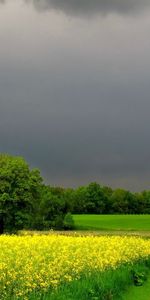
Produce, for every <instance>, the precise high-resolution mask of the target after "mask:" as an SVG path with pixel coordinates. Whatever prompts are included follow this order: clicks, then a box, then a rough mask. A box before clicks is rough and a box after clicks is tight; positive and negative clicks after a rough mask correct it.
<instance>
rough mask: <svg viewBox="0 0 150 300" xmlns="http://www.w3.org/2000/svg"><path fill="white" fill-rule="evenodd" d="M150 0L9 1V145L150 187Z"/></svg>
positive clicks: (35, 158) (3, 50)
mask: <svg viewBox="0 0 150 300" xmlns="http://www.w3.org/2000/svg"><path fill="white" fill-rule="evenodd" d="M149 131H150V1H149V0H143V1H142V0H126V1H122V0H92V1H91V0H24V1H23V0H6V1H4V0H0V152H6V153H10V154H12V155H21V156H24V157H25V159H26V160H27V161H28V162H29V164H30V165H31V167H38V168H39V169H40V170H41V173H42V175H43V177H44V178H45V181H46V182H47V183H50V184H52V185H53V184H54V185H61V186H67V187H68V186H70V187H71V186H72V187H75V186H79V185H83V184H88V183H89V182H91V181H97V182H99V183H101V184H104V185H110V186H112V187H123V188H127V189H130V190H133V191H134V190H135V191H136V190H137V191H138V190H143V189H150V138H149V137H150V133H149Z"/></svg>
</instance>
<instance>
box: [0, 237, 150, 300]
mask: <svg viewBox="0 0 150 300" xmlns="http://www.w3.org/2000/svg"><path fill="white" fill-rule="evenodd" d="M149 265H150V240H149V239H147V240H145V239H143V238H139V237H116V236H112V237H108V236H102V237H100V236H99V237H96V236H82V237H75V236H60V235H56V234H55V233H53V234H52V233H51V234H50V235H33V236H30V235H27V236H26V235H24V236H15V235H14V236H13V235H12V236H9V235H2V236H0V299H2V300H3V299H9V300H10V299H11V300H12V299H24V300H28V299H44V300H46V299H47V300H48V299H52V300H54V299H55V300H56V299H59V300H63V299H67V300H76V299H81V300H87V299H88V300H98V299H107V300H109V299H112V296H114V297H115V296H117V297H119V293H120V291H122V290H124V289H125V288H126V286H128V285H130V284H131V282H132V280H131V274H132V272H133V269H134V268H141V267H142V268H147V266H149ZM118 299H119V298H118Z"/></svg>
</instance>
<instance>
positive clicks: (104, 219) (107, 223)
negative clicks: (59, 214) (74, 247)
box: [73, 215, 150, 231]
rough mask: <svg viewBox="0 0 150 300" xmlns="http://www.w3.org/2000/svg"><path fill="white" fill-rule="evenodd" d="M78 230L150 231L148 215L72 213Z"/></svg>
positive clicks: (149, 216) (149, 217)
mask: <svg viewBox="0 0 150 300" xmlns="http://www.w3.org/2000/svg"><path fill="white" fill-rule="evenodd" d="M73 219H74V222H75V228H76V229H78V230H103V231H105V230H106V231H150V215H73Z"/></svg>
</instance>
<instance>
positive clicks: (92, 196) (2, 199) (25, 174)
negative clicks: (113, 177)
mask: <svg viewBox="0 0 150 300" xmlns="http://www.w3.org/2000/svg"><path fill="white" fill-rule="evenodd" d="M71 214H150V191H143V192H140V193H132V192H130V191H127V190H124V189H112V188H110V187H107V186H102V185H100V184H98V183H96V182H93V183H90V184H89V185H87V186H81V187H78V188H76V189H73V188H62V187H54V186H50V185H46V184H44V182H43V179H42V177H41V175H40V171H39V170H38V169H33V170H31V169H30V168H29V165H28V164H27V162H26V161H25V160H24V159H23V158H22V157H14V156H10V155H7V154H0V233H3V232H4V231H8V232H13V231H16V230H19V229H23V228H24V229H38V230H43V229H44V230H46V229H50V228H55V229H71V228H73V226H74V224H73V219H72V217H71Z"/></svg>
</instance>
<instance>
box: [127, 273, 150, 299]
mask: <svg viewBox="0 0 150 300" xmlns="http://www.w3.org/2000/svg"><path fill="white" fill-rule="evenodd" d="M122 300H150V278H149V280H148V281H147V282H146V283H144V285H143V286H139V287H135V286H133V287H130V288H129V291H128V292H127V293H125V294H124V296H123V298H122Z"/></svg>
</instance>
